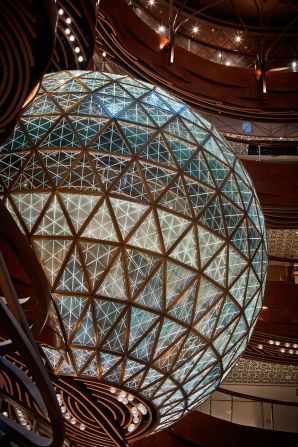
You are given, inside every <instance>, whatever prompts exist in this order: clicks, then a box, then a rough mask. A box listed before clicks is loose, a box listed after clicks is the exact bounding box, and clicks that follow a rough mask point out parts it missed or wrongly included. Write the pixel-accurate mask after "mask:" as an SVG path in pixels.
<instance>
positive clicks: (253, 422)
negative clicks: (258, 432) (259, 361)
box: [197, 387, 298, 432]
mask: <svg viewBox="0 0 298 447" xmlns="http://www.w3.org/2000/svg"><path fill="white" fill-rule="evenodd" d="M197 410H198V411H201V412H203V413H205V414H208V415H209V416H213V417H216V418H219V419H224V420H226V421H229V422H233V423H236V424H240V425H246V426H250V427H257V428H263V429H268V430H278V431H287V432H298V402H294V401H284V400H275V399H267V398H264V397H258V396H252V395H248V394H244V393H239V392H236V391H232V390H230V389H226V388H222V387H220V388H218V389H217V391H215V392H214V393H213V394H212V395H211V396H210V397H209V398H208V399H207V400H206V401H205V402H204V403H203V404H201V405H200V406H199V407H198V409H197Z"/></svg>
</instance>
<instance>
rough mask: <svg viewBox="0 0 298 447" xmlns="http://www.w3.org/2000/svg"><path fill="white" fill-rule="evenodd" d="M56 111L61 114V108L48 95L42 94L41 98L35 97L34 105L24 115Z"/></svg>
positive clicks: (50, 113) (46, 113)
mask: <svg viewBox="0 0 298 447" xmlns="http://www.w3.org/2000/svg"><path fill="white" fill-rule="evenodd" d="M55 113H58V114H60V109H59V108H58V107H57V106H56V104H54V103H53V101H52V100H51V98H50V97H49V96H48V95H42V96H41V97H39V99H37V98H35V100H34V103H33V104H32V106H31V107H30V106H29V108H27V109H26V110H25V111H24V112H23V113H22V115H30V116H33V115H54V114H55Z"/></svg>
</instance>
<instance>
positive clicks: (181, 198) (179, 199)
mask: <svg viewBox="0 0 298 447" xmlns="http://www.w3.org/2000/svg"><path fill="white" fill-rule="evenodd" d="M159 202H160V204H161V205H162V206H164V207H166V208H169V209H171V210H174V211H176V212H178V213H182V214H185V215H186V216H191V215H192V213H191V208H190V205H189V202H188V200H187V194H186V191H185V188H184V184H183V181H182V178H181V177H178V178H177V179H176V180H174V181H173V182H172V183H171V185H170V187H169V188H168V189H167V191H166V192H165V194H164V195H163V196H162V197H161V198H160V199H159Z"/></svg>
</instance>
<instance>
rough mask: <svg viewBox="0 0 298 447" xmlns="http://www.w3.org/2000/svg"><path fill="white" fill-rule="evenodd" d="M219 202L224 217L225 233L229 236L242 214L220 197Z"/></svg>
mask: <svg viewBox="0 0 298 447" xmlns="http://www.w3.org/2000/svg"><path fill="white" fill-rule="evenodd" d="M221 202H222V206H223V214H224V216H225V223H226V226H227V231H228V234H231V232H232V231H233V230H234V229H235V228H236V227H237V225H238V224H239V222H240V220H241V219H242V217H243V215H244V214H243V211H241V210H239V209H238V208H236V207H235V206H234V205H233V204H232V203H231V202H230V201H228V200H225V199H224V198H223V197H221Z"/></svg>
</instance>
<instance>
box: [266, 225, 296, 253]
mask: <svg viewBox="0 0 298 447" xmlns="http://www.w3.org/2000/svg"><path fill="white" fill-rule="evenodd" d="M267 238H268V253H269V256H277V257H280V258H294V259H297V258H298V233H297V230H270V229H269V230H267Z"/></svg>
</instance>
